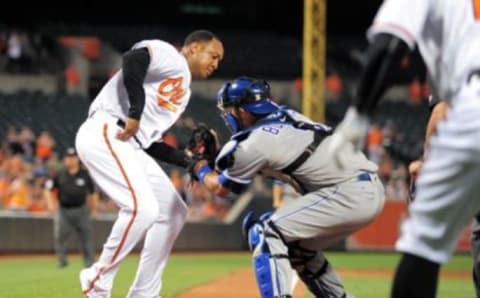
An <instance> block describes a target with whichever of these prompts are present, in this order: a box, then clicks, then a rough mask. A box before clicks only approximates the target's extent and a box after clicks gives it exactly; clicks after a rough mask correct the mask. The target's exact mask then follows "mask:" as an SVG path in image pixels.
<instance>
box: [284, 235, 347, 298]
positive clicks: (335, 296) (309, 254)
mask: <svg viewBox="0 0 480 298" xmlns="http://www.w3.org/2000/svg"><path fill="white" fill-rule="evenodd" d="M288 255H289V260H290V264H291V265H292V267H293V268H294V269H295V270H296V271H297V273H298V276H299V277H300V279H301V280H302V281H303V282H304V283H305V285H306V286H307V287H308V289H309V290H310V291H311V292H312V293H313V294H314V295H315V297H317V298H343V297H347V296H346V293H345V290H344V288H343V286H342V284H341V282H340V279H339V278H338V276H337V275H336V274H335V272H334V271H333V269H332V267H331V266H330V263H329V262H328V261H327V260H326V259H325V257H324V256H323V254H322V253H320V252H317V251H312V250H308V249H305V248H302V247H300V246H298V244H297V243H293V244H291V245H289V247H288Z"/></svg>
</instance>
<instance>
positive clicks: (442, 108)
mask: <svg viewBox="0 0 480 298" xmlns="http://www.w3.org/2000/svg"><path fill="white" fill-rule="evenodd" d="M447 111H448V105H447V103H446V102H445V101H440V102H439V103H438V104H436V105H435V107H434V108H433V110H432V114H431V115H430V119H429V120H428V124H427V131H426V132H425V143H428V141H429V140H430V138H431V137H432V135H434V134H435V132H436V131H437V125H438V123H439V122H441V121H443V120H444V119H445V117H446V116H447Z"/></svg>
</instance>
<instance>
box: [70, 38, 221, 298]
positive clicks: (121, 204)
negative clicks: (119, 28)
mask: <svg viewBox="0 0 480 298" xmlns="http://www.w3.org/2000/svg"><path fill="white" fill-rule="evenodd" d="M222 58H223V45H222V43H221V41H220V40H219V39H218V38H217V37H216V36H215V35H214V34H213V33H211V32H209V31H206V30H198V31H194V32H193V33H191V34H190V35H188V36H187V38H186V39H185V42H184V45H183V47H182V49H181V51H180V52H179V51H177V49H176V48H175V47H174V46H172V45H171V44H169V43H166V42H164V41H161V40H144V41H141V42H139V43H137V44H135V45H134V46H133V48H132V49H131V50H130V51H128V52H127V53H126V54H125V55H124V56H123V66H122V69H121V70H120V71H118V72H117V73H116V74H115V75H114V76H113V77H112V78H111V79H110V80H109V81H108V82H107V83H106V85H105V86H104V87H103V89H102V90H101V91H100V93H99V94H98V96H97V97H96V98H95V100H94V101H93V102H92V104H91V106H90V109H89V116H88V118H87V119H86V121H85V122H84V123H83V124H82V125H81V127H80V128H79V130H78V133H77V136H76V147H77V150H78V154H79V156H80V158H81V160H82V162H83V163H84V164H85V166H86V167H87V168H88V170H89V172H90V174H91V176H92V178H93V179H94V180H95V182H96V183H97V184H98V186H99V187H100V188H102V189H103V191H104V192H105V193H106V194H107V195H108V196H109V197H110V198H111V199H112V200H113V201H114V202H115V203H116V204H117V206H118V208H119V212H118V217H117V219H116V220H115V222H114V224H113V227H112V230H111V233H110V236H109V237H108V239H107V241H106V242H105V244H104V246H103V250H102V252H101V254H100V257H99V259H98V261H97V262H96V263H95V264H94V265H92V266H91V267H89V268H87V269H84V270H82V271H81V272H80V282H81V287H82V291H83V293H84V295H85V296H87V297H110V292H111V289H112V286H113V281H114V278H115V274H116V272H117V270H118V267H119V264H120V262H121V261H122V260H123V258H125V257H126V256H127V255H128V253H129V252H130V251H131V250H132V249H133V248H134V247H135V245H136V244H137V243H138V242H139V241H140V240H141V239H142V238H143V237H145V242H144V247H143V250H142V252H141V255H140V264H139V266H138V270H137V274H136V277H135V281H134V282H133V284H132V285H131V287H130V290H129V293H128V295H127V297H135V298H140V297H142V298H147V297H148V298H153V297H159V293H160V290H161V274H162V272H163V269H164V267H165V264H166V262H167V259H168V256H169V254H170V250H171V248H172V246H173V243H174V241H175V239H176V238H177V235H178V234H179V232H180V230H181V229H182V227H183V224H184V222H185V217H186V214H187V206H186V205H185V203H184V202H183V201H182V199H181V197H180V195H179V194H178V193H177V191H176V190H175V187H174V186H173V185H172V183H171V182H170V180H169V178H168V176H167V175H166V174H165V172H164V171H163V170H162V169H161V167H160V166H159V165H158V164H157V162H156V161H155V160H154V158H156V159H160V160H163V161H167V162H171V163H174V164H177V165H180V166H186V160H187V157H186V156H185V154H184V153H183V152H180V151H176V150H175V149H173V148H172V147H169V146H168V145H166V144H164V143H161V142H159V141H160V140H161V137H162V134H163V132H164V131H165V130H167V129H168V128H169V127H170V126H171V125H172V124H174V122H175V121H176V120H177V119H178V117H179V116H180V115H181V114H182V112H183V111H184V110H185V108H186V106H187V104H188V101H189V98H190V81H191V79H192V77H193V78H207V77H209V76H210V75H211V74H212V73H213V72H214V71H215V70H216V69H217V67H218V65H219V63H220V61H221V60H222Z"/></svg>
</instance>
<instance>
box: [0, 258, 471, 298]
mask: <svg viewBox="0 0 480 298" xmlns="http://www.w3.org/2000/svg"><path fill="white" fill-rule="evenodd" d="M327 257H328V259H329V260H330V262H331V263H332V265H333V266H334V268H338V269H370V270H376V269H379V270H393V268H395V266H396V264H397V262H398V258H399V256H398V255H397V254H386V253H378V254H374V253H327ZM70 260H71V261H70V266H68V267H67V268H65V269H57V268H56V262H55V258H54V257H53V256H52V257H20V258H11V259H6V258H2V259H0V297H2V298H23V297H25V298H27V297H28V298H30V297H35V298H75V297H82V295H81V292H80V286H79V283H78V272H79V270H80V269H81V262H80V258H79V257H78V256H74V257H71V258H70ZM137 262H138V256H131V257H129V258H127V259H126V260H125V261H124V262H123V263H122V265H121V267H120V271H119V273H118V275H117V278H116V280H115V286H114V291H113V295H112V297H113V298H121V297H122V298H123V297H125V296H126V293H127V291H128V287H129V285H130V283H131V282H132V280H133V277H134V275H135V270H136V266H137ZM250 263H251V260H250V256H249V255H248V254H247V253H239V254H214V253H210V254H198V255H189V254H175V255H173V256H172V258H171V259H170V261H169V263H168V265H167V269H166V271H165V276H164V280H163V282H164V286H163V291H162V297H164V298H169V297H175V295H176V294H177V293H179V292H181V291H182V290H185V289H188V288H191V287H193V286H195V285H197V284H202V283H205V282H207V281H209V280H213V279H215V278H217V277H220V276H222V275H223V274H225V273H227V272H231V271H233V270H235V269H239V268H245V267H249V266H250ZM470 266H471V260H470V257H469V256H468V255H458V256H455V257H454V258H453V259H452V261H451V262H450V263H449V264H448V265H447V266H445V267H444V269H443V271H450V272H452V271H453V272H458V271H463V272H465V271H469V270H470ZM342 280H343V282H344V284H345V287H346V289H347V290H348V291H349V292H351V293H352V294H354V295H355V297H356V298H385V297H388V293H389V291H390V286H391V276H385V277H369V276H360V277H345V278H342ZM437 296H438V297H439V298H451V297H455V298H462V297H465V298H466V297H474V293H473V287H472V283H471V281H470V279H442V280H441V281H440V287H439V290H438V295H437ZM308 297H312V296H310V295H308ZM212 298H214V297H212ZM222 298H226V297H222Z"/></svg>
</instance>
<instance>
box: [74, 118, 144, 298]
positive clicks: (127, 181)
mask: <svg viewBox="0 0 480 298" xmlns="http://www.w3.org/2000/svg"><path fill="white" fill-rule="evenodd" d="M107 130H108V124H106V123H105V124H104V125H103V138H104V140H105V143H106V144H107V147H108V150H109V151H110V154H112V156H113V158H114V159H115V162H116V163H117V166H118V168H119V169H120V172H121V173H122V176H123V178H124V179H125V182H126V183H127V186H128V190H129V191H130V194H131V195H132V199H133V212H132V217H131V218H130V221H129V222H128V225H127V228H126V229H125V231H124V232H123V235H122V240H120V244H119V245H118V247H117V249H116V250H115V253H114V254H113V257H112V260H111V261H110V265H111V264H113V263H114V262H115V260H116V259H117V257H118V254H119V253H120V250H121V249H122V247H123V245H124V244H125V239H126V238H127V235H128V232H129V231H130V228H131V227H132V224H133V221H134V220H135V217H136V216H137V206H138V204H137V195H136V194H135V190H134V189H133V187H132V184H131V183H130V179H128V175H127V172H126V171H125V169H124V167H123V165H122V163H121V162H120V159H119V158H118V155H117V154H116V153H115V151H114V150H113V147H112V144H111V143H110V140H109V139H108V135H107ZM107 267H108V266H107ZM107 267H103V268H101V269H100V270H98V273H97V276H95V278H94V279H93V280H92V281H91V282H90V286H89V287H88V289H86V290H84V291H83V294H84V295H86V294H87V293H88V292H89V291H91V290H92V289H93V287H94V285H95V282H96V281H97V280H98V279H99V278H100V274H102V273H103V272H105V271H106V269H105V268H107Z"/></svg>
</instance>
